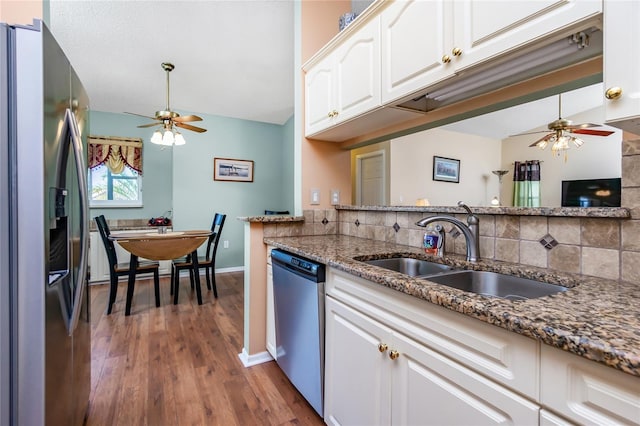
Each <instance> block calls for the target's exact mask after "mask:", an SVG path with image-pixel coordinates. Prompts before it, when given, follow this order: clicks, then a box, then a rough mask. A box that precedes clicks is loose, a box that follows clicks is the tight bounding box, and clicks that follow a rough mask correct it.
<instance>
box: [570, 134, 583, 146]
mask: <svg viewBox="0 0 640 426" xmlns="http://www.w3.org/2000/svg"><path fill="white" fill-rule="evenodd" d="M571 142H573V144H574V145H575V146H576V148H580V147H581V146H582V145H584V141H583V140H582V139H580V138H576V137H575V136H573V137H572V138H571Z"/></svg>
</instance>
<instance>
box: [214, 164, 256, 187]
mask: <svg viewBox="0 0 640 426" xmlns="http://www.w3.org/2000/svg"><path fill="white" fill-rule="evenodd" d="M213 180H228V181H233V182H253V161H252V160H234V159H232V158H214V159H213Z"/></svg>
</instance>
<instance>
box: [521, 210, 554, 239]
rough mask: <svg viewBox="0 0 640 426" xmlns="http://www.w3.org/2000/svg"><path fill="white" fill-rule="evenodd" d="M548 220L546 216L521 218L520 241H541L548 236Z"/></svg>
mask: <svg viewBox="0 0 640 426" xmlns="http://www.w3.org/2000/svg"><path fill="white" fill-rule="evenodd" d="M548 232H549V229H548V227H547V218H546V217H544V216H521V217H520V239H521V240H530V241H539V240H540V238H542V237H544V236H545V235H547V233H548Z"/></svg>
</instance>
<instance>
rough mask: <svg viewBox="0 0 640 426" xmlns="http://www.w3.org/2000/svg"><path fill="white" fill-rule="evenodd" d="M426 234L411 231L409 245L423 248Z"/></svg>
mask: <svg viewBox="0 0 640 426" xmlns="http://www.w3.org/2000/svg"><path fill="white" fill-rule="evenodd" d="M423 236H424V232H422V231H419V230H417V229H410V230H409V244H408V245H410V246H411V247H422V241H423V239H422V238H423Z"/></svg>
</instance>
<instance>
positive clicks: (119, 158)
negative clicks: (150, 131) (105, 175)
mask: <svg viewBox="0 0 640 426" xmlns="http://www.w3.org/2000/svg"><path fill="white" fill-rule="evenodd" d="M88 143H89V149H88V151H89V152H88V162H89V168H90V169H92V170H93V169H95V168H96V167H99V166H101V165H103V164H104V165H106V166H107V167H108V168H109V170H111V173H113V174H120V173H122V171H123V170H124V168H125V167H129V168H130V169H132V170H135V171H136V172H138V173H139V174H140V175H142V139H140V138H121V137H117V136H89V140H88Z"/></svg>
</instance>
